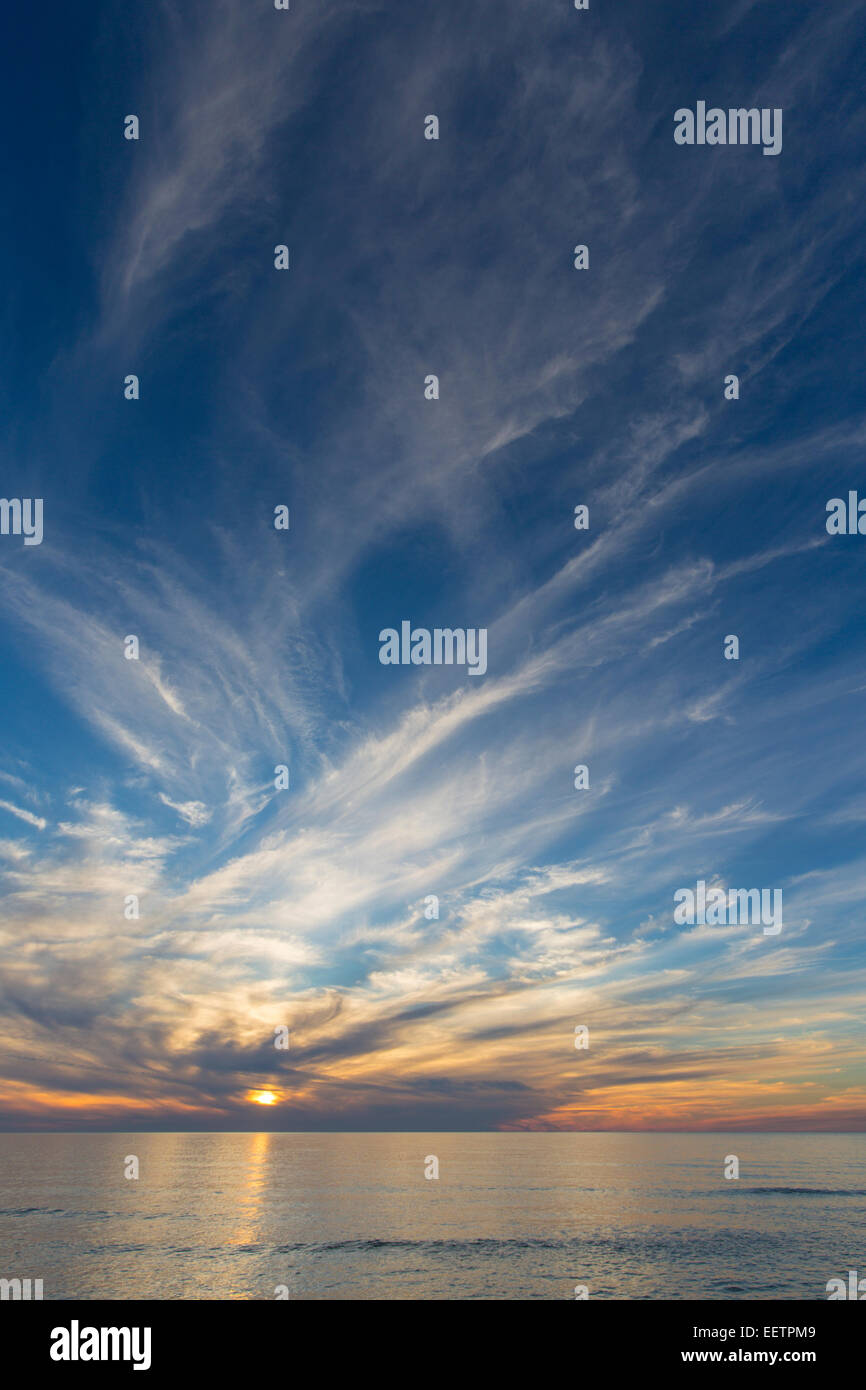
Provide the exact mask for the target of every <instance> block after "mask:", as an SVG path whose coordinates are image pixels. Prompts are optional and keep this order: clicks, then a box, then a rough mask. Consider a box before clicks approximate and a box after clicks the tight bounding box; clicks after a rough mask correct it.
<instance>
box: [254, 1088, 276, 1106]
mask: <svg viewBox="0 0 866 1390" xmlns="http://www.w3.org/2000/svg"><path fill="white" fill-rule="evenodd" d="M251 1099H252V1100H254V1101H255V1103H256V1105H275V1104H276V1101H277V1098H276V1096H275V1095H274V1093H273V1091H254V1092H253V1095H252V1096H251Z"/></svg>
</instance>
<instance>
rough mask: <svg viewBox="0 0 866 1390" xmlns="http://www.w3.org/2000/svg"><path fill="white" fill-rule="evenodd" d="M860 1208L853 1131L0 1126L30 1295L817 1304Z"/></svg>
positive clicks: (845, 1265)
mask: <svg viewBox="0 0 866 1390" xmlns="http://www.w3.org/2000/svg"><path fill="white" fill-rule="evenodd" d="M729 1155H735V1156H736V1157H737V1159H738V1161H739V1172H740V1176H739V1178H738V1179H726V1178H725V1176H724V1172H725V1166H726V1160H727V1159H728V1156H729ZM133 1156H134V1157H135V1158H136V1159H137V1160H138V1172H139V1176H138V1178H137V1179H136V1178H127V1177H125V1176H124V1174H125V1171H132V1168H133V1165H132V1164H131V1162H130V1161H129V1160H130V1159H131V1158H132V1157H133ZM434 1158H435V1159H436V1160H437V1162H438V1173H439V1176H438V1178H436V1177H430V1178H428V1177H425V1171H427V1172H433V1171H434V1168H435V1165H434V1164H433V1163H432V1161H431V1160H432V1159H434ZM728 1166H729V1167H730V1166H731V1165H730V1164H729V1165H728ZM864 1217H866V1135H851V1134H840V1135H835V1134H827V1135H804V1134H774V1135H770V1134H620V1133H617V1134H602V1133H569V1134H548V1133H543V1134H525V1133H520V1134H516V1133H514V1134H512V1133H508V1134H501V1133H495V1134H490V1133H480V1134H414V1133H412V1134H270V1133H256V1134H240V1133H233V1134H202V1133H194V1134H186V1133H184V1134H180V1133H175V1134H0V1278H22V1279H23V1278H30V1279H42V1281H43V1296H44V1298H45V1299H100V1298H109V1299H172V1300H175V1299H274V1298H277V1297H283V1298H286V1297H288V1298H290V1299H341V1300H342V1299H574V1298H575V1297H577V1296H579V1295H580V1291H581V1290H582V1289H585V1290H586V1291H587V1294H588V1296H589V1297H590V1298H594V1299H662V1300H674V1299H719V1300H724V1299H731V1300H749V1299H770V1298H781V1299H826V1298H827V1291H826V1285H827V1281H828V1280H829V1279H832V1278H847V1272H848V1271H849V1270H850V1269H857V1270H859V1271H860V1272H861V1276H862V1275H866V1221H864ZM576 1290H577V1292H576Z"/></svg>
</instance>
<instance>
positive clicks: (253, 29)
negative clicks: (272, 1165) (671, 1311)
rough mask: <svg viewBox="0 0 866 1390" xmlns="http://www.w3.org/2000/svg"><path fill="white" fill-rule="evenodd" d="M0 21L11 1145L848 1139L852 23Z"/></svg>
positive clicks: (677, 9) (859, 842) (854, 1092)
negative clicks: (734, 114)
mask: <svg viewBox="0 0 866 1390" xmlns="http://www.w3.org/2000/svg"><path fill="white" fill-rule="evenodd" d="M6 29H7V42H6V44H5V45H4V67H5V73H4V78H5V80H4V82H3V84H2V87H0V102H2V107H3V125H4V131H5V140H4V146H5V177H4V187H5V190H6V192H7V195H8V196H7V215H6V217H5V218H4V219H3V221H2V223H0V246H2V253H3V264H4V267H5V272H6V273H5V277H4V279H5V291H6V292H5V310H4V329H5V331H4V332H3V335H2V361H0V403H2V414H0V419H2V444H3V468H2V480H0V492H2V495H3V496H4V497H5V498H7V499H8V498H36V497H41V498H42V499H44V540H43V542H42V544H41V545H25V544H24V543H23V538H22V537H21V536H15V535H0V689H2V720H3V737H2V740H0V891H2V897H3V903H2V909H0V1077H2V1080H0V1128H4V1129H9V1130H15V1129H30V1128H36V1129H53V1128H60V1129H72V1130H79V1129H88V1128H95V1129H114V1128H116V1129H121V1130H128V1129H136V1128H145V1129H147V1128H154V1129H187V1128H202V1129H222V1128H224V1129H232V1130H234V1129H255V1128H262V1127H265V1128H274V1129H299V1130H302V1129H310V1130H331V1129H345V1130H378V1129H384V1130H391V1129H393V1130H403V1129H406V1130H413V1129H414V1130H437V1129H442V1130H465V1129H618V1128H623V1129H697V1130H700V1129H728V1130H731V1129H770V1130H773V1129H778V1130H789V1129H790V1130H795V1129H807V1130H861V1129H863V1128H864V1126H866V1067H864V1053H866V1047H864V1040H863V1017H864V996H866V933H864V915H866V914H864V901H866V835H864V828H866V737H864V736H866V720H864V708H866V659H864V642H866V624H864V619H863V612H864V601H866V536H832V537H831V536H829V535H828V534H827V531H826V527H825V520H826V504H827V501H828V499H830V498H834V497H847V495H848V491H849V490H851V489H859V490H860V495H861V496H866V417H864V413H863V401H864V395H863V349H862V340H863V327H862V325H863V323H864V321H866V276H864V273H863V271H864V267H863V259H864V235H863V212H862V209H863V206H864V196H866V175H864V163H863V150H864V148H866V129H864V124H866V121H864V114H863V110H862V105H861V106H859V107H858V102H859V88H860V84H861V81H862V74H861V73H860V72H859V62H858V56H857V54H858V49H859V51H860V53H861V54H862V51H863V43H864V39H866V18H864V11H863V7H862V5H860V4H858V3H855V2H852V3H850V4H849V3H845V2H844V0H840V3H836V4H833V5H830V6H827V5H810V4H794V5H779V4H777V3H772V2H771V0H739V2H737V0H730V3H727V4H724V5H695V4H694V0H662V3H658V4H652V5H648V4H646V3H645V0H627V2H626V3H622V2H620V3H612V0H592V3H591V7H590V9H589V10H588V11H580V12H578V11H576V10H575V9H574V8H573V6H572V5H571V4H570V3H569V0H555V3H554V0H497V2H496V3H494V0H477V3H473V4H469V5H467V4H466V3H465V0H437V2H436V3H427V4H424V3H420V4H411V5H410V4H406V3H397V0H387V2H386V3H385V2H383V3H375V0H292V6H291V9H290V10H289V11H287V12H284V11H276V10H275V9H274V8H273V6H272V5H270V4H269V0H257V3H250V2H249V0H245V3H240V0H207V3H205V2H204V0H183V3H181V2H180V0H177V3H170V2H169V0H159V2H157V0H154V3H147V4H137V5H129V4H127V3H120V0H98V3H95V4H91V5H87V6H83V7H82V6H65V5H60V4H49V5H48V7H47V9H46V7H44V6H35V7H30V8H29V9H28V8H27V7H18V9H17V11H16V14H15V15H14V16H13V17H11V18H10V19H7V25H6ZM699 100H706V101H707V102H708V103H709V104H714V103H717V104H718V105H719V106H720V107H723V108H727V107H742V106H745V107H750V106H755V107H759V108H763V107H772V108H781V109H783V111H784V144H783V149H782V152H781V154H779V155H778V156H777V157H775V158H765V157H763V155H762V153H761V150H760V148H755V147H753V146H745V147H716V148H710V147H706V146H704V147H697V146H694V147H683V146H678V145H677V144H675V142H674V139H673V131H674V112H675V111H676V110H677V108H680V107H694V106H695V104H696V102H697V101H699ZM130 113H133V114H136V115H137V116H138V117H139V120H140V138H139V139H138V140H137V141H131V140H126V139H124V134H123V131H124V118H125V117H126V116H127V115H128V114H130ZM429 114H436V115H437V116H438V118H439V122H440V138H439V139H438V141H434V140H426V139H425V138H424V125H425V117H427V116H428V115H429ZM280 244H285V245H287V246H288V247H289V248H290V269H289V270H288V271H278V270H276V269H275V267H274V248H275V246H277V245H280ZM576 244H586V245H587V246H588V247H589V251H590V265H589V269H588V270H586V271H577V270H575V268H574V264H573V261H574V255H573V248H574V247H575V245H576ZM131 373H134V374H136V375H137V376H138V377H139V379H140V399H139V400H127V399H125V398H124V379H125V377H126V376H127V375H128V374H131ZM730 373H736V374H737V375H738V376H739V381H740V398H739V400H736V401H731V400H726V399H725V396H724V381H725V377H726V376H727V375H728V374H730ZM430 374H436V375H437V376H438V377H439V381H440V399H438V400H426V399H425V395H424V382H425V378H426V377H428V375H430ZM579 504H585V505H587V506H588V507H589V510H590V527H589V530H582V531H578V530H576V529H575V527H574V524H573V518H574V509H575V507H576V506H578V505H579ZM279 505H285V506H288V507H289V508H290V514H291V526H290V529H289V530H288V531H278V530H276V529H275V528H274V525H273V519H274V508H275V507H277V506H279ZM403 620H409V621H411V622H412V623H413V625H416V626H421V627H426V628H429V629H432V628H435V627H456V628H486V629H487V632H488V666H487V672H486V674H484V675H483V676H479V677H470V676H469V675H468V672H467V670H466V668H465V667H459V666H455V667H433V666H431V667H423V666H420V667H413V666H384V665H382V664H380V662H379V633H380V631H381V630H382V629H385V628H389V627H395V628H399V625H400V623H401V621H403ZM131 634H134V635H136V636H137V637H138V638H139V643H140V659H139V660H138V661H134V660H126V659H125V657H124V639H125V638H126V637H127V636H128V635H131ZM729 634H735V635H737V636H738V637H739V641H740V659H739V660H738V661H728V660H725V658H724V655H723V646H724V641H725V638H726V637H727V636H728V635H729ZM283 764H284V765H286V766H287V767H288V768H289V775H290V786H289V788H288V790H277V789H276V788H275V768H276V767H277V766H278V765H283ZM577 764H585V765H587V767H588V768H589V777H590V785H589V788H588V789H586V790H576V789H575V787H574V769H575V766H576V765H577ZM701 879H702V880H704V881H706V882H707V883H708V884H711V885H719V886H722V887H725V888H753V887H757V888H767V889H781V890H782V892H783V898H784V925H783V929H782V931H781V932H780V933H779V934H778V935H764V934H763V932H762V931H761V928H760V926H754V925H744V926H709V925H707V926H691V925H686V926H681V925H678V924H677V923H675V921H674V894H675V893H676V892H677V890H678V889H681V888H688V887H692V888H694V886H695V884H696V883H697V881H698V880H701ZM130 895H135V896H136V897H137V898H138V900H139V905H140V916H139V918H138V919H137V920H136V919H134V918H132V919H129V918H127V917H125V915H124V904H125V903H126V902H127V901H128V899H129V897H130ZM429 895H436V897H437V898H438V900H439V915H438V918H436V917H429V916H425V902H426V900H427V899H428V897H429ZM427 910H428V912H429V911H430V908H429V906H428V908H427ZM578 1025H583V1026H585V1027H587V1028H588V1029H589V1039H590V1044H589V1047H588V1048H587V1049H583V1050H577V1049H576V1048H575V1027H576V1026H578ZM281 1026H282V1027H285V1028H288V1030H289V1039H290V1046H289V1048H288V1049H287V1050H277V1049H276V1048H275V1046H274V1039H275V1029H277V1028H279V1027H281ZM263 1100H264V1101H266V1102H267V1103H258V1102H260V1101H263Z"/></svg>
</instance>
